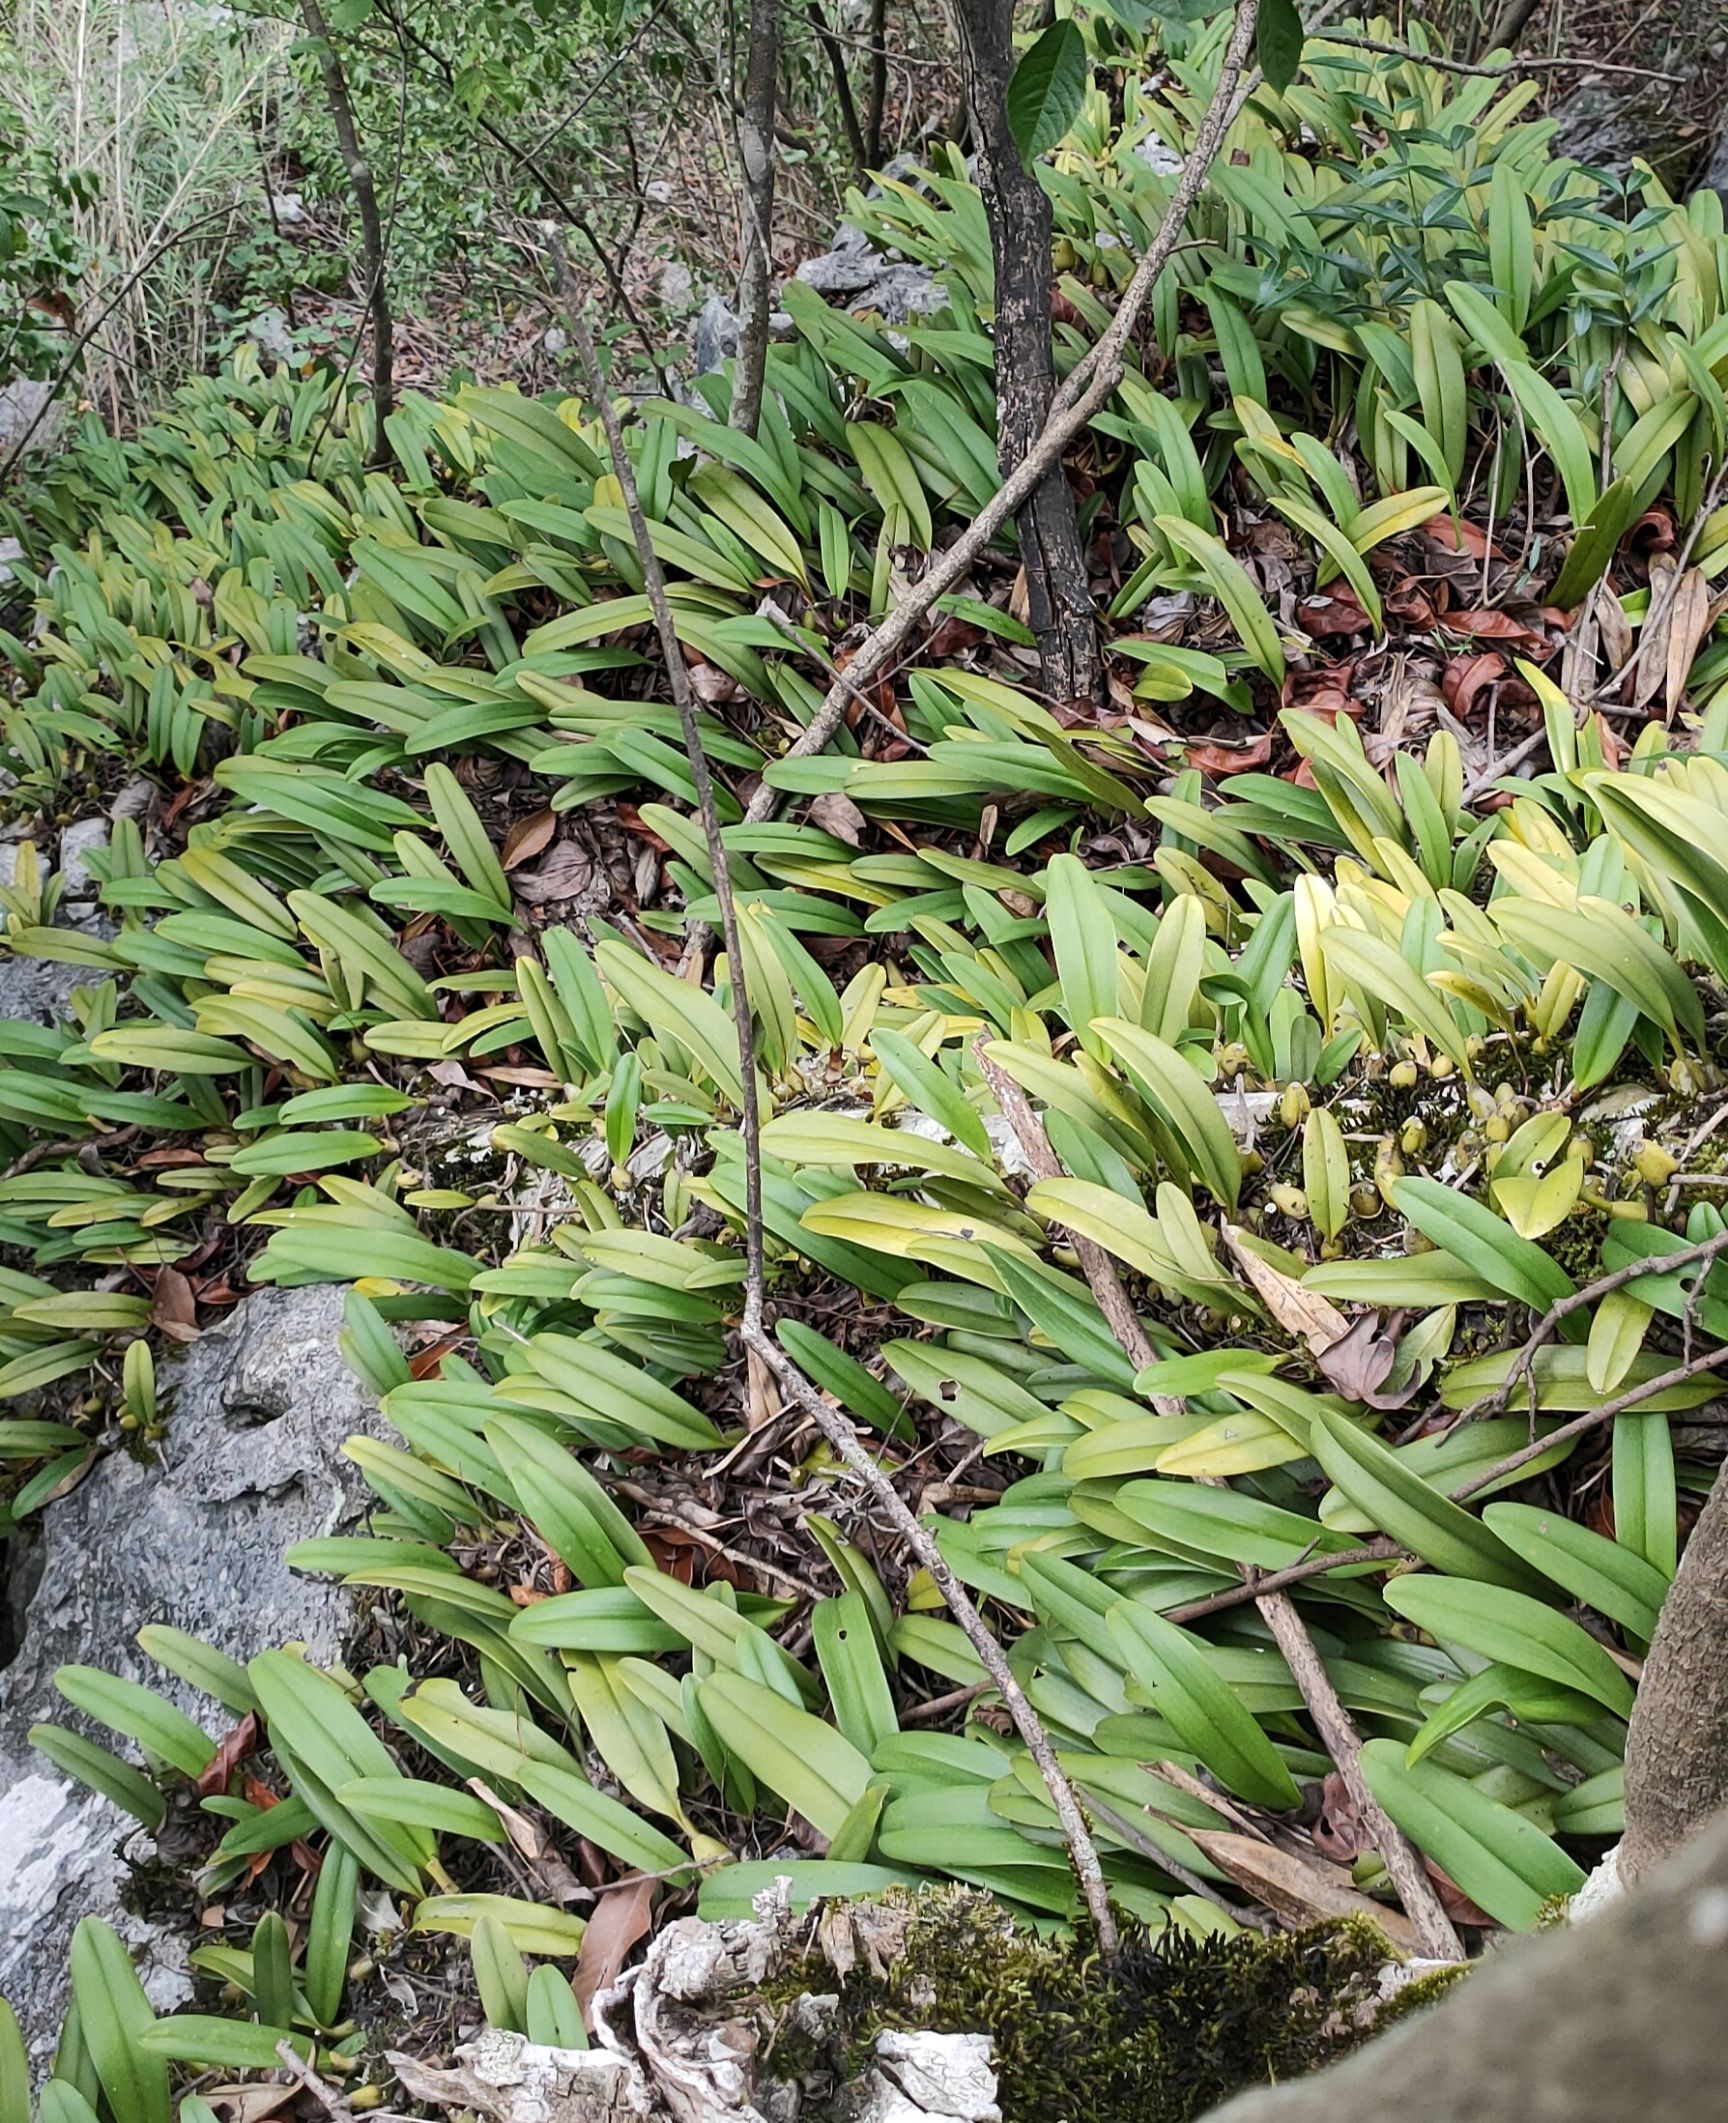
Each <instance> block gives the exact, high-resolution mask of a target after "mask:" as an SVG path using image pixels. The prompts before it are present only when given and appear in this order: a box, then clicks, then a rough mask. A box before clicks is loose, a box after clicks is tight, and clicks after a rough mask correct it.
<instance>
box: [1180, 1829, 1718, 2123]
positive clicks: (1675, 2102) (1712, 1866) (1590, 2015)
mask: <svg viewBox="0 0 1728 2123" xmlns="http://www.w3.org/2000/svg"><path fill="white" fill-rule="evenodd" d="M1725 1980H1728V1816H1719V1817H1718V1818H1717V1819H1716V1820H1715V1821H1714V1822H1712V1823H1711V1825H1710V1826H1709V1827H1708V1828H1707V1829H1706V1830H1705V1831H1704V1832H1703V1833H1702V1834H1701V1835H1700V1836H1699V1838H1698V1840H1697V1842H1696V1843H1693V1844H1689V1845H1688V1846H1687V1847H1686V1849H1685V1850H1683V1851H1681V1852H1679V1853H1678V1854H1677V1855H1676V1856H1675V1857H1673V1858H1672V1859H1671V1860H1670V1861H1669V1863H1668V1864H1666V1865H1664V1866H1663V1867H1662V1868H1661V1870H1660V1871H1659V1872H1658V1873H1657V1874H1656V1876H1655V1878H1654V1879H1652V1880H1651V1881H1650V1882H1649V1884H1648V1886H1646V1887H1644V1888H1641V1889H1640V1890H1639V1891H1638V1892H1637V1893H1635V1894H1630V1895H1627V1896H1625V1897H1624V1898H1623V1899H1622V1900H1620V1901H1619V1902H1617V1903H1615V1904H1613V1905H1612V1906H1611V1907H1609V1908H1608V1909H1606V1910H1604V1911H1603V1912H1602V1913H1601V1914H1600V1915H1599V1916H1594V1917H1592V1918H1591V1919H1590V1920H1589V1921H1588V1922H1587V1923H1584V1924H1569V1925H1563V1926H1560V1927H1559V1928H1557V1929H1556V1930H1553V1931H1549V1932H1544V1933H1542V1934H1541V1935H1540V1936H1538V1937H1537V1938H1534V1939H1514V1940H1510V1941H1509V1942H1508V1943H1507V1944H1506V1946H1505V1947H1504V1948H1503V1949H1502V1950H1500V1951H1499V1952H1497V1953H1495V1954H1493V1955H1492V1956H1491V1957H1490V1959H1489V1960H1488V1962H1487V1963H1486V1965H1485V1966H1483V1967H1482V1968H1480V1969H1479V1970H1478V1971H1476V1972H1475V1973H1473V1974H1471V1975H1470V1976H1469V1977H1468V1978H1467V1979H1466V1980H1465V1981H1464V1982H1463V1983H1461V1984H1460V1985H1459V1987H1458V1988H1457V1989H1456V1990H1455V1991H1453V1992H1452V1993H1451V1994H1450V1995H1449V1996H1448V1997H1446V1998H1444V1999H1443V2000H1442V2001H1441V2002H1440V2003H1439V2004H1437V2005H1435V2006H1433V2007H1432V2008H1430V2009H1429V2010H1428V2011H1426V2012H1422V2013H1418V2014H1417V2015H1415V2016H1414V2017H1413V2018H1411V2019H1410V2020H1407V2021H1405V2022H1403V2023H1402V2024H1401V2025H1398V2026H1394V2027H1391V2028H1389V2029H1388V2030H1387V2032H1386V2033H1385V2034H1384V2035H1380V2036H1377V2037H1376V2038H1375V2039H1373V2040H1372V2041H1369V2042H1367V2043H1365V2044H1364V2045H1363V2046H1362V2048H1361V2049H1359V2050H1357V2051H1356V2053H1355V2054H1354V2055H1353V2056H1350V2057H1347V2058H1345V2059H1344V2060H1343V2061H1342V2062H1341V2063H1338V2064H1334V2065H1331V2066H1329V2067H1328V2069H1326V2070H1325V2071H1319V2072H1316V2073H1315V2074H1314V2076H1313V2077H1312V2078H1310V2079H1300V2080H1297V2081H1296V2082H1295V2083H1294V2084H1292V2085H1289V2086H1273V2087H1262V2088H1257V2089H1256V2090H1255V2091H1254V2092H1252V2093H1242V2094H1238V2095H1237V2096H1236V2098H1235V2099H1234V2100H1232V2101H1227V2102H1226V2103H1225V2104H1224V2106H1223V2107H1222V2108H1216V2109H1213V2110H1212V2111H1211V2113H1210V2115H1209V2116H1208V2118H1207V2123H1386V2119H1387V2118H1388V2117H1403V2118H1407V2119H1408V2123H1629V2119H1632V2123H1699V2119H1701V2118H1703V2117H1705V2116H1707V2115H1708V2114H1709V2113H1710V2111H1711V2110H1712V2109H1713V2108H1714V2109H1717V2110H1718V2112H1719V2111H1720V2106H1721V2091H1722V1996H1723V1984H1724V1981H1725ZM1712 2086H1714V2087H1715V2088H1716V2092H1715V2093H1712V2092H1711V2091H1710V2089H1711V2087H1712Z"/></svg>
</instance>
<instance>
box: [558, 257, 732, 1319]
mask: <svg viewBox="0 0 1728 2123" xmlns="http://www.w3.org/2000/svg"><path fill="white" fill-rule="evenodd" d="M541 233H542V235H543V236H544V238H545V241H546V248H547V251H548V253H549V254H550V256H551V259H552V270H553V275H554V277H555V279H556V281H557V285H558V291H559V293H560V294H561V295H562V296H563V298H564V304H565V308H566V311H567V312H568V315H569V318H570V334H571V337H572V338H573V339H574V340H575V342H576V348H577V352H578V353H579V354H580V355H581V357H582V366H583V369H584V371H585V372H586V375H587V378H588V388H589V390H590V391H591V392H592V393H593V397H594V404H595V408H596V410H597V411H598V413H599V415H600V422H601V425H602V426H603V427H604V428H605V430H606V444H607V447H608V449H609V450H610V451H611V453H612V469H613V471H614V472H615V473H616V474H617V478H618V484H619V486H620V488H621V489H622V490H623V494H624V508H625V513H626V514H627V515H628V516H629V518H630V530H631V534H632V536H633V537H634V539H635V542H636V551H637V554H638V556H639V558H640V560H641V563H642V583H643V588H644V589H645V590H646V591H647V593H648V605H649V609H650V610H651V611H652V612H653V615H654V631H655V633H656V634H657V635H658V636H659V637H660V653H661V655H662V656H663V657H664V658H665V662H666V676H667V681H668V683H669V684H670V685H671V688H672V699H673V703H674V705H675V706H676V708H677V710H678V724H679V728H680V729H681V730H682V731H683V733H684V749H685V751H686V752H687V753H688V754H689V759H690V773H691V776H692V778H693V779H694V781H695V783H696V808H697V811H698V812H699V813H700V815H701V819H702V831H703V833H704V835H705V836H706V838H707V842H708V850H709V858H710V860H711V862H712V863H713V866H714V889H715V892H716V894H717V896H718V898H719V901H720V934H721V937H722V939H723V940H724V942H725V945H726V970H727V975H728V984H729V986H730V988H731V991H732V1023H733V1026H734V1028H735V1029H736V1031H737V1035H738V1077H739V1083H740V1087H741V1089H742V1091H743V1099H742V1102H741V1107H740V1111H741V1114H742V1118H743V1123H744V1140H745V1143H746V1144H747V1145H748V1144H751V1143H754V1142H755V1141H756V1140H757V1139H758V1137H759V1136H760V1134H761V1126H762V1122H761V1115H760V1113H759V1111H758V1109H757V1103H756V1058H755V1051H754V1049H755V1042H754V1040H753V1038H752V1036H751V1030H750V998H749V997H748V995H747V994H746V993H745V991H744V947H743V940H742V938H741V937H740V935H739V933H738V908H737V905H736V903H735V901H734V900H733V898H732V892H731V884H730V880H729V878H728V876H727V871H726V846H725V843H724V841H722V839H721V838H720V813H719V811H718V810H717V809H716V808H715V803H714V778H713V776H712V775H711V774H710V773H709V771H708V755H707V754H706V753H705V752H704V751H703V749H702V733H701V731H700V729H699V728H698V727H697V722H696V696H695V694H694V692H693V691H692V690H691V686H690V670H689V666H688V665H687V664H686V663H685V661H684V651H683V648H682V646H681V645H680V643H679V640H678V630H677V628H676V627H675V626H674V625H673V622H672V607H671V605H670V604H668V603H667V601H666V577H665V575H664V574H663V573H662V571H661V567H660V562H659V559H658V557H657V556H656V554H655V551H654V547H653V542H652V541H651V540H650V538H649V536H648V520H647V518H646V517H645V516H644V515H643V513H642V497H641V495H640V494H639V493H638V492H637V488H636V473H635V469H634V467H633V466H632V465H631V462H630V453H629V452H628V451H627V450H626V449H625V447H624V431H623V429H622V428H621V427H620V426H619V424H618V410H617V408H616V406H614V405H613V403H612V394H611V392H610V391H609V390H608V389H607V387H606V381H605V378H604V377H603V376H602V375H601V373H600V363H599V361H598V359H597V358H596V356H595V352H594V338H593V335H592V333H591V332H590V331H589V329H588V319H587V315H586V313H585V311H584V309H583V304H582V293H581V290H580V288H578V286H577V285H576V276H575V274H574V273H572V272H571V270H570V258H569V254H568V253H567V252H566V251H565V249H564V243H563V239H562V237H561V236H560V234H559V232H558V230H557V228H556V227H555V226H554V225H553V224H552V223H551V222H544V223H542V224H541ZM744 1219H745V1225H744V1248H745V1265H746V1273H745V1284H744V1325H745V1332H746V1335H748V1333H749V1331H750V1329H751V1328H752V1327H756V1326H759V1325H760V1323H761V1318H762V1290H763V1282H764V1275H765V1263H764V1257H763V1251H762V1165H761V1159H760V1157H759V1156H755V1157H751V1158H748V1159H747V1160H746V1165H745V1177H744Z"/></svg>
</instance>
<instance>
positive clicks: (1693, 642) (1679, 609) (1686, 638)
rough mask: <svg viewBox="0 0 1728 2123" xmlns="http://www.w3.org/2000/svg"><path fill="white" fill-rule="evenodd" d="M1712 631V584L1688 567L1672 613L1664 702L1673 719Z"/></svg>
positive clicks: (1667, 712)
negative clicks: (1698, 657) (1688, 679)
mask: <svg viewBox="0 0 1728 2123" xmlns="http://www.w3.org/2000/svg"><path fill="white" fill-rule="evenodd" d="M1709 631H1710V585H1709V584H1708V583H1707V582H1706V581H1705V580H1704V576H1703V573H1702V572H1701V570H1699V569H1697V568H1688V569H1687V570H1686V572H1685V574H1684V575H1682V576H1681V578H1680V583H1679V587H1678V588H1677V589H1676V590H1675V592H1674V603H1673V606H1672V607H1671V609H1670V611H1669V614H1668V668H1667V684H1666V688H1665V690H1664V693H1663V698H1662V704H1663V708H1664V710H1665V711H1666V719H1667V720H1668V721H1669V722H1672V721H1673V720H1674V711H1675V709H1676V708H1678V707H1679V705H1680V703H1681V701H1682V699H1683V698H1684V697H1685V693H1686V680H1687V678H1688V677H1689V676H1690V675H1691V671H1692V662H1693V659H1694V657H1696V655H1697V654H1698V651H1699V648H1700V647H1701V646H1702V644H1703V640H1704V637H1705V635H1706V634H1707V633H1708V632H1709Z"/></svg>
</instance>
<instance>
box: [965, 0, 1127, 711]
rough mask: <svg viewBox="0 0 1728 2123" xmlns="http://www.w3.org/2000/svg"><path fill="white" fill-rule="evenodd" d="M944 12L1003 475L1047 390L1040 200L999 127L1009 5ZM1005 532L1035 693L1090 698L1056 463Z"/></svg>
mask: <svg viewBox="0 0 1728 2123" xmlns="http://www.w3.org/2000/svg"><path fill="white" fill-rule="evenodd" d="M954 11H955V17H956V20H957V21H958V23H959V26H960V47H961V56H962V61H963V66H964V72H965V77H966V95H967V101H968V103H969V104H970V106H971V112H972V135H973V141H974V144H975V146H976V148H977V155H978V187H979V190H980V191H981V192H982V193H983V195H984V209H985V213H986V215H987V216H988V218H989V222H990V244H991V250H992V252H993V254H994V257H995V262H996V405H997V415H996V419H997V428H996V454H997V462H998V464H999V465H1000V466H1001V469H1002V476H1003V477H1004V478H1007V476H1008V475H1009V473H1010V472H1012V471H1013V470H1014V468H1015V466H1016V465H1017V464H1019V463H1020V461H1021V460H1022V459H1023V458H1024V457H1025V456H1026V454H1027V453H1028V451H1029V450H1030V449H1031V448H1032V446H1033V444H1034V443H1035V442H1036V441H1037V439H1038V437H1039V435H1040V434H1041V433H1042V432H1043V428H1044V423H1045V421H1046V420H1047V419H1048V417H1049V413H1050V401H1051V399H1052V397H1053V395H1054V393H1055V388H1056V363H1055V349H1054V346H1053V344H1052V341H1051V335H1050V265H1051V251H1050V236H1051V216H1050V201H1049V199H1048V198H1047V197H1046V196H1045V192H1044V187H1043V186H1042V185H1041V184H1040V183H1039V182H1038V179H1037V177H1036V176H1035V175H1034V174H1033V172H1032V171H1031V170H1029V169H1028V168H1027V167H1026V166H1025V164H1024V163H1023V162H1022V161H1021V160H1020V152H1019V149H1018V148H1017V147H1016V146H1015V144H1014V136H1013V134H1012V133H1011V132H1010V130H1009V126H1008V84H1009V81H1010V80H1011V79H1012V77H1013V73H1014V41H1013V29H1014V6H1013V0H955V9H954ZM1015 528H1016V530H1017V531H1018V533H1019V537H1020V561H1021V565H1022V566H1023V567H1024V569H1025V571H1026V597H1027V604H1028V607H1029V617H1030V621H1031V626H1032V631H1033V633H1034V634H1036V635H1037V637H1038V657H1039V662H1040V665H1041V667H1042V673H1043V683H1044V690H1045V692H1046V693H1047V694H1048V695H1049V696H1050V698H1051V699H1052V700H1056V701H1075V700H1094V699H1096V698H1097V695H1098V690H1099V669H1098V636H1097V628H1096V625H1095V622H1094V619H1093V612H1092V595H1091V590H1090V588H1089V587H1088V584H1087V580H1086V559H1085V555H1084V554H1083V553H1082V551H1081V548H1080V530H1079V525H1078V522H1077V521H1076V518H1075V514H1074V495H1073V491H1072V489H1071V488H1070V487H1069V485H1068V479H1067V474H1066V473H1065V471H1064V470H1063V468H1062V466H1061V464H1060V463H1057V464H1054V465H1052V466H1051V468H1050V470H1049V472H1048V473H1047V474H1046V475H1045V477H1044V478H1043V479H1042V480H1041V481H1040V482H1039V484H1038V486H1037V488H1036V489H1035V490H1034V492H1033V494H1032V496H1031V498H1030V499H1029V500H1028V501H1027V503H1026V505H1025V507H1024V508H1022V509H1021V511H1020V513H1019V515H1018V516H1017V517H1016V519H1015Z"/></svg>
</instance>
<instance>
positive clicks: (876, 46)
mask: <svg viewBox="0 0 1728 2123" xmlns="http://www.w3.org/2000/svg"><path fill="white" fill-rule="evenodd" d="M887 114H888V0H870V97H869V102H868V103H867V104H866V106H865V118H864V166H865V168H866V169H872V170H879V169H880V168H881V167H882V126H883V122H884V120H885V119H886V117H887Z"/></svg>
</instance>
